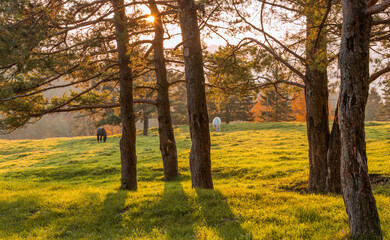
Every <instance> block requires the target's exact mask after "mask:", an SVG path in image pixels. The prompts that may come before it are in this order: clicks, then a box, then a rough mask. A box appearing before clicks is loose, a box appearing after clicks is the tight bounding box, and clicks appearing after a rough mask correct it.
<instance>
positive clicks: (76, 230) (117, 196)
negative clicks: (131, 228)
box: [58, 190, 128, 239]
mask: <svg viewBox="0 0 390 240" xmlns="http://www.w3.org/2000/svg"><path fill="white" fill-rule="evenodd" d="M127 194H128V191H126V190H117V191H116V192H111V193H108V194H107V195H106V197H105V200H104V202H103V204H102V207H101V208H100V213H99V205H94V203H93V202H86V203H85V205H84V204H83V205H82V206H77V207H75V208H76V211H80V212H81V214H77V216H76V217H73V218H72V216H69V221H67V224H66V227H65V228H64V229H63V230H62V232H61V233H60V234H59V235H58V237H60V238H70V239H80V238H92V239H112V238H114V237H117V236H121V235H124V234H125V233H124V232H125V229H124V228H123V226H122V216H123V212H124V209H125V202H126V198H127ZM96 202H97V199H96V200H95V203H96ZM70 208H72V207H70ZM70 215H72V214H70Z"/></svg>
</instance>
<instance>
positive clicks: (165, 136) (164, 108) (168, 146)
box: [149, 0, 179, 181]
mask: <svg viewBox="0 0 390 240" xmlns="http://www.w3.org/2000/svg"><path fill="white" fill-rule="evenodd" d="M149 4H150V10H151V13H152V15H154V17H155V19H154V28H155V31H154V33H155V36H154V40H153V48H154V66H155V69H156V77H157V112H158V133H159V136H160V151H161V155H162V159H163V166H164V180H165V181H169V180H171V179H174V178H175V177H177V175H178V174H179V172H178V163H177V150H176V141H175V136H174V133H173V127H172V120H171V112H170V103H169V83H168V80H167V70H166V65H165V56H164V28H163V26H162V20H161V15H160V12H159V10H158V8H157V5H156V3H155V0H149Z"/></svg>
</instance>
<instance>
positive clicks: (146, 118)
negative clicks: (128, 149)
mask: <svg viewBox="0 0 390 240" xmlns="http://www.w3.org/2000/svg"><path fill="white" fill-rule="evenodd" d="M142 115H143V122H144V127H143V135H144V136H148V130H149V113H148V112H147V111H146V106H145V105H144V106H142Z"/></svg>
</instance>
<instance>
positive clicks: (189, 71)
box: [179, 0, 213, 189]
mask: <svg viewBox="0 0 390 240" xmlns="http://www.w3.org/2000/svg"><path fill="white" fill-rule="evenodd" d="M196 10H197V6H196V5H195V2H194V0H179V18H180V28H181V32H182V38H183V52H184V54H183V55H184V62H185V78H186V86H187V106H188V115H189V125H190V133H191V140H192V146H191V153H190V169H191V180H192V186H193V187H201V188H210V189H212V188H213V181H212V176H211V159H210V131H209V117H208V113H207V105H206V93H205V77H204V70H203V56H202V48H201V43H200V31H199V26H198V22H197V15H196Z"/></svg>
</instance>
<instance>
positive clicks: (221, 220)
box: [196, 189, 253, 240]
mask: <svg viewBox="0 0 390 240" xmlns="http://www.w3.org/2000/svg"><path fill="white" fill-rule="evenodd" d="M196 193H197V194H198V199H199V203H200V205H201V207H202V213H203V216H204V218H205V220H206V223H207V225H208V226H209V227H211V228H213V229H215V230H217V231H218V235H219V236H220V237H221V238H222V239H226V240H230V239H232V240H233V239H253V236H252V233H251V232H249V231H247V230H246V229H244V228H242V226H241V224H240V223H239V219H238V218H237V217H236V216H235V215H234V213H233V212H232V210H231V209H230V207H229V205H228V203H227V201H226V198H225V197H224V196H223V195H222V194H221V193H220V192H219V191H217V190H209V189H196Z"/></svg>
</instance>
